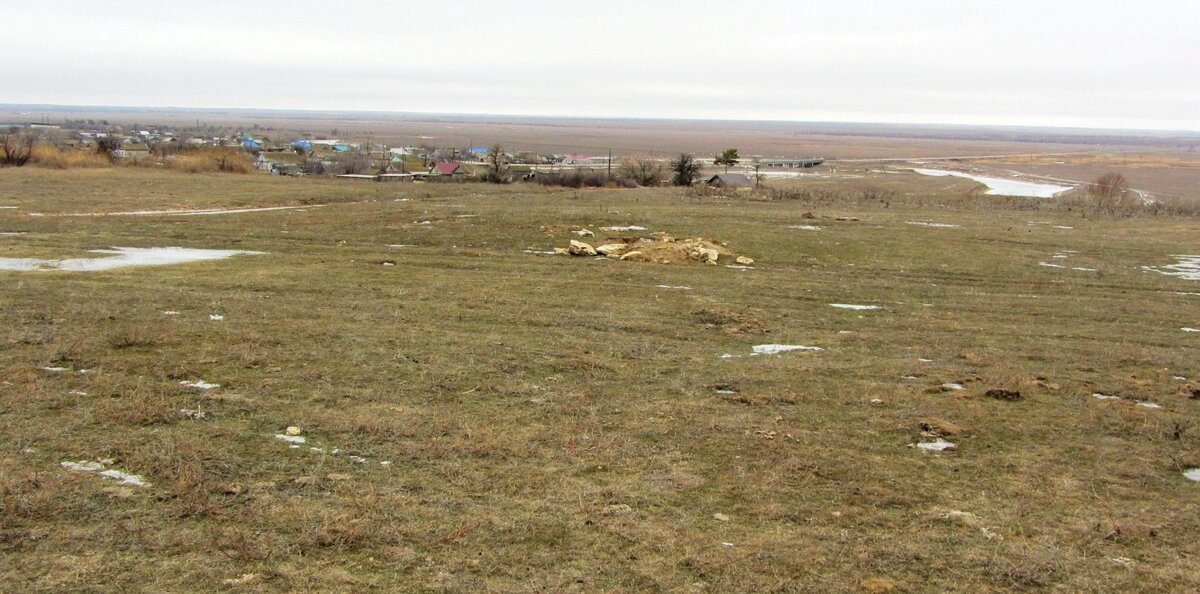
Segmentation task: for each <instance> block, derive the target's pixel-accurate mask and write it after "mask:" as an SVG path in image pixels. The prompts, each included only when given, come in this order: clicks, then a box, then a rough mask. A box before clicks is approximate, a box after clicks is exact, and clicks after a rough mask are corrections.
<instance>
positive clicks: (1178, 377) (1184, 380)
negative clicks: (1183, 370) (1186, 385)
mask: <svg viewBox="0 0 1200 594" xmlns="http://www.w3.org/2000/svg"><path fill="white" fill-rule="evenodd" d="M1175 381H1178V382H1186V381H1187V378H1186V377H1183V376H1182V375H1177V376H1175Z"/></svg>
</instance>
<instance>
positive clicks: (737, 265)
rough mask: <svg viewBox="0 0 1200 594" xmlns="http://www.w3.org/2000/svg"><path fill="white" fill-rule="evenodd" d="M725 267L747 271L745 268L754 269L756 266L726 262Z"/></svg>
mask: <svg viewBox="0 0 1200 594" xmlns="http://www.w3.org/2000/svg"><path fill="white" fill-rule="evenodd" d="M725 267H726V268H732V269H734V270H743V271H745V270H754V267H753V266H742V265H741V264H726V265H725Z"/></svg>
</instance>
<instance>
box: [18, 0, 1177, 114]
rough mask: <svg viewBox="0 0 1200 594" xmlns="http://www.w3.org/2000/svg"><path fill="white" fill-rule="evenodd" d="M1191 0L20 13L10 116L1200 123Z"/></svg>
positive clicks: (307, 4)
mask: <svg viewBox="0 0 1200 594" xmlns="http://www.w3.org/2000/svg"><path fill="white" fill-rule="evenodd" d="M1198 23H1200V2H1195V1H1193V0H1172V1H1165V0H1137V1H1135V0H1086V1H1085V0H1038V1H1034V0H992V1H987V2H976V1H974V0H905V1H891V0H841V1H839V0H825V1H816V2H800V1H774V0H767V1H744V2H729V1H726V2H716V1H709V0H692V1H687V2H684V1H650V0H645V1H632V0H630V1H627V0H605V1H591V2H583V1H567V0H540V1H511V2H505V1H501V0H490V1H485V0H460V1H457V2H410V1H387V0H382V1H381V0H373V1H359V0H287V1H285V2H276V1H273V0H257V1H254V2H247V1H244V0H236V1H227V0H204V1H201V2H175V1H168V0H163V1H150V0H117V1H108V0H78V1H71V0H21V1H17V0H0V39H4V40H5V42H4V43H5V47H6V49H5V53H6V56H5V57H4V59H3V60H0V81H3V82H2V83H0V103H54V104H86V105H137V106H180V107H257V108H292V109H334V110H386V111H415V112H434V113H503V114H528V115H564V116H565V115H581V116H618V117H678V118H720V119H783V120H808V121H812V120H821V121H883V122H929V123H975V124H1031V125H1064V126H1093V127H1121V128H1155V129H1188V130H1200V35H1197V32H1196V27H1197V24H1198Z"/></svg>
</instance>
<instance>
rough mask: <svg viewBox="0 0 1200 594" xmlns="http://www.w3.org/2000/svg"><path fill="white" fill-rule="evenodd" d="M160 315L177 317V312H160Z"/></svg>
mask: <svg viewBox="0 0 1200 594" xmlns="http://www.w3.org/2000/svg"><path fill="white" fill-rule="evenodd" d="M162 315H164V316H177V315H179V312H177V311H164V312H162Z"/></svg>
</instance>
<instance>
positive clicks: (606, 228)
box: [600, 225, 647, 231]
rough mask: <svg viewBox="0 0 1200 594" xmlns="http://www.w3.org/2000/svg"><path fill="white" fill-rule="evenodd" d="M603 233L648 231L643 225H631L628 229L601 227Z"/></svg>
mask: <svg viewBox="0 0 1200 594" xmlns="http://www.w3.org/2000/svg"><path fill="white" fill-rule="evenodd" d="M600 230H601V231H646V230H647V229H646V228H645V227H642V226H641V225H629V226H628V227H601V228H600Z"/></svg>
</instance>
